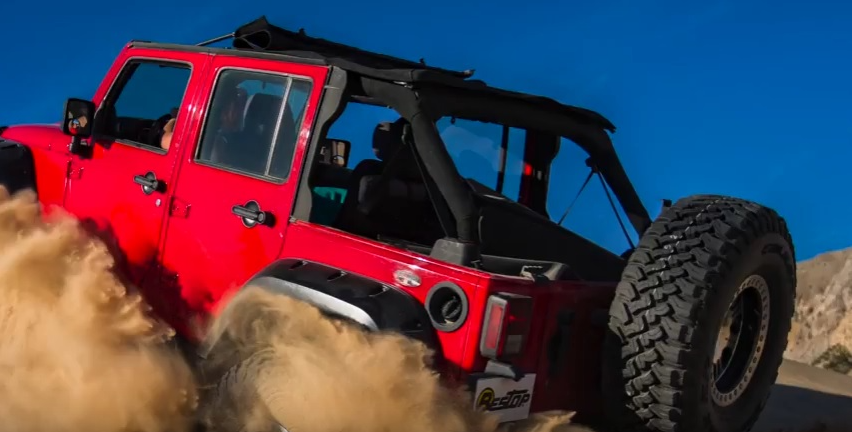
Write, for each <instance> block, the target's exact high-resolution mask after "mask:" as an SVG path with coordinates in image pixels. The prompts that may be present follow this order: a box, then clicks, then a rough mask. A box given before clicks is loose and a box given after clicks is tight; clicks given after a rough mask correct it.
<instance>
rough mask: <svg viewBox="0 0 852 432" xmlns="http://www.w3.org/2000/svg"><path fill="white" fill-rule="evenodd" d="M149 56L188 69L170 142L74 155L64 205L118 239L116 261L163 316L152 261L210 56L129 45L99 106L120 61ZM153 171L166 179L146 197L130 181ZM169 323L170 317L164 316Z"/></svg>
mask: <svg viewBox="0 0 852 432" xmlns="http://www.w3.org/2000/svg"><path fill="white" fill-rule="evenodd" d="M138 57H148V58H160V59H167V60H174V61H178V62H182V63H189V64H190V65H191V67H192V73H191V76H190V79H189V83H188V87H187V90H186V93H185V97H184V99H183V101H182V106H180V107H179V111H178V116H177V123H176V128H175V133H174V138H173V140H172V142H173V144H172V147H171V148H170V149H169V151H168V152H167V153H165V154H162V153H158V152H155V151H152V150H150V149H147V148H142V147H136V146H132V145H128V144H123V143H120V142H100V141H99V142H96V143H94V144H95V145H94V147H93V152H92V155H91V158H80V157H77V156H74V157H73V158H72V160H71V169H70V173H71V174H70V179H69V182H68V188H67V191H66V198H65V207H66V208H67V209H68V211H69V212H71V213H72V214H74V215H75V216H77V217H78V218H80V219H81V220H82V221H83V222H84V223H85V224H87V225H89V226H91V227H93V228H95V229H96V230H97V231H98V232H100V233H103V234H104V238H106V239H108V240H110V241H114V242H117V244H113V246H117V247H118V249H119V250H120V251H121V253H120V256H119V259H120V263H119V265H120V266H121V267H122V268H123V270H124V271H125V272H126V273H127V274H128V276H129V277H130V279H131V281H132V282H134V283H136V284H138V285H139V286H140V288H142V290H143V292H144V293H145V295H146V298H147V299H148V301H149V302H150V303H151V304H152V306H153V307H154V308H156V310H157V311H158V312H161V313H162V314H163V316H164V317H165V318H167V319H168V318H171V317H172V316H173V314H172V313H171V310H170V309H171V306H172V305H173V302H172V301H170V300H173V298H172V296H171V295H169V293H167V292H164V291H163V290H160V289H159V288H158V287H157V283H156V282H157V274H156V266H154V265H153V264H154V263H156V261H157V257H158V254H159V249H160V243H161V242H160V239H161V236H162V231H163V221H164V218H165V216H166V215H167V214H168V210H169V207H170V197H171V195H172V193H171V192H172V189H173V187H174V183H175V180H176V176H175V175H176V171H175V166H176V163H177V161H178V156H179V155H180V154H181V152H182V150H183V149H184V147H191V145H190V146H187V145H184V143H185V142H189V143H190V144H191V141H187V140H186V138H187V134H186V130H187V127H188V125H190V124H191V123H192V122H193V120H194V118H196V116H197V114H196V110H195V105H194V99H195V98H196V97H197V96H198V94H199V93H200V91H199V90H200V89H201V87H203V85H204V77H205V73H206V66H207V62H208V60H209V56H207V55H205V54H199V53H182V52H172V51H152V50H142V49H130V50H126V51H124V52H123V53H122V54H121V55H120V56H119V58H118V59H117V60H116V62H115V63H114V65H113V66H112V68H111V69H110V70H109V72H108V74H107V77H106V79H105V80H104V82H103V83H102V84H101V86H100V88H99V89H98V90H97V93H96V94H95V98H94V102H95V104H97V105H99V104H100V103H101V102H102V101H103V99H104V97H105V96H106V94H107V92H108V91H109V89H110V86H111V83H112V82H113V80H114V79H115V77H116V76H117V75H118V73H119V72H120V71H121V69H122V67H123V66H124V64H125V63H126V62H127V61H128V60H130V59H133V58H138ZM147 172H152V173H154V174H155V175H156V177H157V179H159V180H161V181H164V182H165V183H166V188H165V193H159V192H154V193H153V194H150V195H146V194H145V193H144V192H143V191H142V188H141V186H140V185H139V184H137V183H135V182H134V181H133V178H134V176H136V175H145V174H146V173H147ZM169 321H170V322H172V321H173V320H172V319H169Z"/></svg>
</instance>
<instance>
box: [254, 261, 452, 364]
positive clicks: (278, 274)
mask: <svg viewBox="0 0 852 432" xmlns="http://www.w3.org/2000/svg"><path fill="white" fill-rule="evenodd" d="M249 286H257V287H259V288H262V289H266V290H269V291H270V292H273V293H277V294H282V295H288V296H290V297H293V298H296V299H298V300H302V301H304V302H306V303H308V304H311V305H313V306H315V307H317V308H318V309H320V310H321V311H323V312H325V313H329V314H332V315H338V316H340V317H343V318H347V319H349V320H352V321H354V322H356V323H358V324H360V325H363V326H364V327H366V328H367V329H369V330H370V331H391V332H396V333H401V334H403V335H405V336H407V337H410V338H413V339H417V340H419V341H421V342H423V343H425V344H426V345H427V346H428V347H430V348H433V349H435V350H438V349H439V346H438V345H439V344H438V337H437V334H436V332H435V328H434V327H433V326H432V324H431V320H430V318H429V314H428V313H427V311H426V308H424V306H423V304H422V303H420V302H419V301H418V300H417V299H415V298H414V297H413V296H411V295H410V294H408V293H407V292H405V291H403V290H401V289H399V288H397V287H394V286H392V285H389V284H386V283H382V282H380V281H377V280H375V279H372V278H368V277H366V276H363V275H359V274H355V273H351V272H347V271H344V270H341V269H339V268H335V267H332V266H328V265H325V264H321V263H317V262H312V261H306V260H302V259H295V258H289V259H283V260H279V261H276V262H274V263H272V264H270V265H269V266H267V267H266V268H264V269H263V270H261V271H260V272H258V274H256V275H255V276H254V277H252V278H251V279H250V280H249V281H248V282H246V284H245V285H243V288H245V287H249Z"/></svg>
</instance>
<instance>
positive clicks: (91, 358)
mask: <svg viewBox="0 0 852 432" xmlns="http://www.w3.org/2000/svg"><path fill="white" fill-rule="evenodd" d="M45 219H49V220H47V221H43V220H42V218H41V217H40V210H39V205H38V202H37V200H36V197H35V194H34V193H32V192H31V191H26V192H22V193H18V194H15V195H14V196H12V197H10V196H9V193H8V192H7V191H6V190H5V189H3V188H0V425H2V429H3V430H4V431H8V432H64V431H84V430H85V431H90V432H118V431H138V432H167V431H168V432H182V431H187V430H189V428H190V427H191V425H192V420H193V419H192V415H193V412H194V408H195V404H196V390H195V386H194V378H193V376H192V372H191V370H190V368H189V367H188V365H187V364H186V363H185V362H184V360H183V359H182V358H181V357H180V355H179V354H178V353H177V352H176V350H174V349H172V348H171V347H170V346H169V345H168V344H167V342H168V338H169V336H170V329H168V328H166V327H164V326H162V325H160V324H158V323H157V322H156V321H154V320H153V319H151V318H150V317H149V316H148V315H147V309H146V307H145V305H144V303H143V302H142V300H141V298H140V296H139V295H137V294H135V293H133V292H131V291H129V290H128V289H127V288H126V287H125V285H124V284H122V283H121V282H120V281H119V279H118V278H117V277H116V276H115V275H114V274H113V272H112V266H113V262H114V260H113V257H112V255H111V254H110V253H109V252H108V251H107V248H106V247H105V245H104V243H102V242H100V241H98V240H96V239H94V238H93V237H90V236H89V235H87V234H86V232H85V231H84V230H83V229H82V228H81V226H80V224H79V223H78V222H77V221H76V220H74V219H73V218H71V217H69V216H67V215H65V214H63V213H62V212H56V213H52V214H51V215H50V217H49V218H45Z"/></svg>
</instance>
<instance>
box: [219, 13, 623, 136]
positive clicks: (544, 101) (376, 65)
mask: <svg viewBox="0 0 852 432" xmlns="http://www.w3.org/2000/svg"><path fill="white" fill-rule="evenodd" d="M233 37H234V42H233V46H234V48H237V49H246V50H253V51H257V50H260V51H266V52H276V53H281V54H287V55H291V56H294V57H305V58H313V59H317V60H322V61H323V63H325V64H328V65H330V66H337V67H340V68H341V69H345V70H348V71H351V72H354V73H357V74H359V75H363V76H366V77H370V78H376V79H380V80H384V81H391V82H404V83H410V84H418V83H419V84H432V85H442V86H448V87H453V88H458V89H463V90H469V91H474V92H477V93H481V94H483V95H486V94H490V95H493V96H496V97H502V98H511V99H517V100H519V101H523V102H526V103H530V104H534V105H537V106H538V107H540V108H543V109H547V110H550V111H556V112H559V113H561V114H564V115H568V116H571V117H574V119H575V120H579V121H581V122H582V123H586V124H589V123H592V124H595V125H597V126H599V127H601V128H603V129H606V130H608V131H610V132H614V131H615V125H613V124H612V123H611V122H610V121H609V120H607V119H606V118H605V117H604V116H602V115H600V114H598V113H597V112H594V111H592V110H588V109H585V108H580V107H575V106H570V105H565V104H562V103H559V102H557V101H555V100H553V99H550V98H547V97H543V96H536V95H529V94H525V93H519V92H514V91H510V90H504V89H500V88H497V87H492V86H489V85H487V84H486V83H485V82H484V81H481V80H471V79H469V78H470V77H471V76H472V75H473V70H466V71H454V70H449V69H443V68H439V67H435V66H428V65H426V64H424V63H423V62H415V61H411V60H406V59H402V58H399V57H392V56H389V55H385V54H379V53H375V52H371V51H366V50H363V49H360V48H356V47H353V46H350V45H345V44H341V43H338V42H333V41H329V40H327V39H322V38H317V37H311V36H308V35H307V34H305V32H304V31H303V30H300V31H298V32H294V31H290V30H286V29H283V28H281V27H278V26H275V25H273V24H270V23H269V21H267V20H266V17H265V16H262V17H260V18H258V19H256V20H254V21H252V22H250V23H247V24H244V25H242V26H240V27H239V28H238V29H237V30H236V31H235V32H234V33H233Z"/></svg>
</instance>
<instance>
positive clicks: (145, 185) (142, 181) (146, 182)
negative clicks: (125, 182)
mask: <svg viewBox="0 0 852 432" xmlns="http://www.w3.org/2000/svg"><path fill="white" fill-rule="evenodd" d="M133 182H134V183H136V184H138V185H140V186H142V193H144V194H145V195H151V194H152V193H154V192H163V190H164V189H165V186H166V184H165V183H163V182H162V181H161V180H157V175H156V174H154V173H153V172H151V171H148V172H147V173H145V175H136V176H133Z"/></svg>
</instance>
